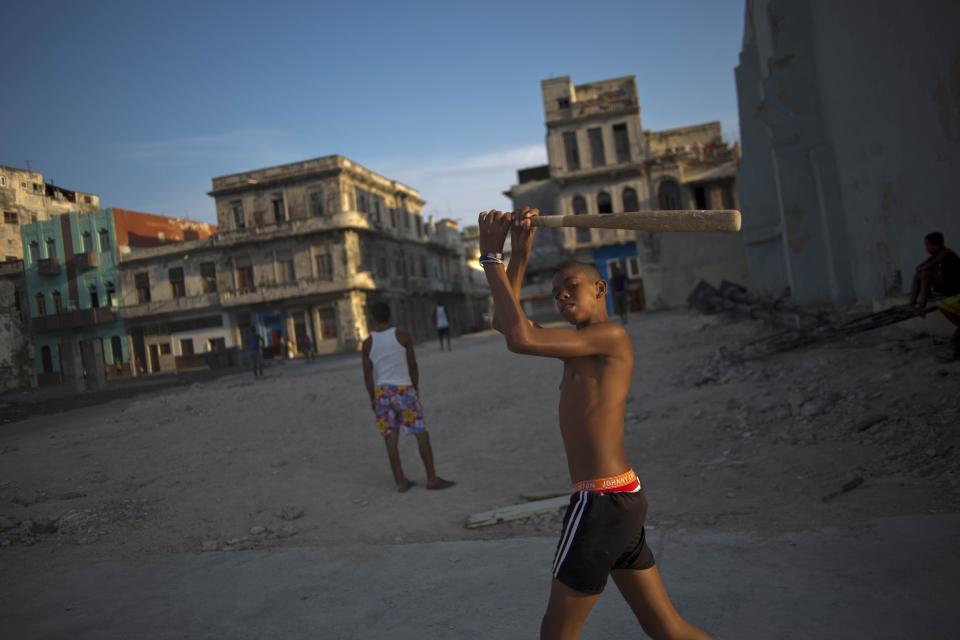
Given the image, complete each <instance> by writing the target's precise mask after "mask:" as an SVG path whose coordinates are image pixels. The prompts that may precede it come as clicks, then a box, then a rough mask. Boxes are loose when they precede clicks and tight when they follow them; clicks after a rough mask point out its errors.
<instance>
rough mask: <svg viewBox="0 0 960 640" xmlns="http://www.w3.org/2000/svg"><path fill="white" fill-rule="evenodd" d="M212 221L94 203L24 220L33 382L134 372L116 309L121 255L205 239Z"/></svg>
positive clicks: (86, 380)
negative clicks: (95, 207) (96, 206)
mask: <svg viewBox="0 0 960 640" xmlns="http://www.w3.org/2000/svg"><path fill="white" fill-rule="evenodd" d="M215 232H216V227H215V226H213V225H207V224H202V223H197V222H192V221H188V220H178V219H176V218H168V217H165V216H156V215H152V214H146V213H139V212H135V211H127V210H123V209H98V210H96V211H92V212H86V213H81V212H76V211H74V212H70V213H65V214H62V215H58V216H56V217H54V218H51V219H48V220H43V221H40V222H34V223H30V224H26V225H23V226H22V228H21V242H22V247H23V254H24V262H23V272H24V283H25V288H26V304H27V308H28V311H29V318H30V331H31V333H32V334H33V346H34V349H33V352H34V353H33V366H34V371H35V372H36V379H37V382H38V384H41V385H46V384H56V383H60V382H64V381H70V382H71V383H73V384H74V385H76V386H78V387H83V386H85V385H88V384H90V385H93V386H97V385H98V384H99V383H102V381H103V380H104V379H106V378H110V377H122V376H128V375H132V374H134V373H135V370H136V368H135V367H134V366H133V364H132V350H131V347H130V340H129V336H128V333H127V331H126V328H125V326H124V323H123V320H122V318H121V317H120V314H119V313H118V308H119V306H120V300H121V298H122V295H123V292H122V289H121V287H122V283H121V280H120V273H119V268H118V266H119V261H120V257H121V256H124V255H128V254H131V253H133V252H135V251H136V250H139V249H147V248H151V247H157V246H162V245H165V244H169V243H179V242H183V241H185V240H191V239H194V240H195V239H201V238H207V237H209V236H210V235H211V234H212V233H215Z"/></svg>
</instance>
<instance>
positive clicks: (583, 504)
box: [553, 491, 590, 577]
mask: <svg viewBox="0 0 960 640" xmlns="http://www.w3.org/2000/svg"><path fill="white" fill-rule="evenodd" d="M580 498H581V501H580V502H579V503H578V505H577V506H578V507H579V509H575V510H574V513H571V514H570V523H571V525H572V526H570V527H568V528H567V529H568V532H567V536H566V539H565V540H564V541H563V542H561V544H560V547H561V550H560V555H559V556H558V557H557V559H556V560H555V561H554V563H553V576H554V577H556V576H557V574H558V573H560V567H561V566H563V560H564V558H566V557H567V552H568V551H570V546H571V545H572V544H573V539H574V538H575V537H576V535H577V527H579V526H580V518H581V517H583V512H584V511H586V509H587V503H588V502H589V501H590V500H589V493H588V492H586V491H581V492H580Z"/></svg>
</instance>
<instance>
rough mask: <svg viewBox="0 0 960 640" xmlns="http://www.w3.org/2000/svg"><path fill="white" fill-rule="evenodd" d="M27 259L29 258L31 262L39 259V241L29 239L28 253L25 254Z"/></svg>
mask: <svg viewBox="0 0 960 640" xmlns="http://www.w3.org/2000/svg"><path fill="white" fill-rule="evenodd" d="M27 259H28V260H30V263H31V264H32V263H34V262H36V261H37V260H39V259H40V243H39V242H37V241H36V240H31V241H30V255H29V256H27Z"/></svg>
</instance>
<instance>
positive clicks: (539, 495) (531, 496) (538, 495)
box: [520, 489, 570, 502]
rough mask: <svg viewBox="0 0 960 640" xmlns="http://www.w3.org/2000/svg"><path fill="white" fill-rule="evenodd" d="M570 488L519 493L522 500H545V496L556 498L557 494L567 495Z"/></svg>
mask: <svg viewBox="0 0 960 640" xmlns="http://www.w3.org/2000/svg"><path fill="white" fill-rule="evenodd" d="M569 495H570V489H560V490H556V489H554V490H553V491H537V492H534V493H521V494H520V497H521V498H523V499H524V500H527V501H530V502H534V501H536V500H546V499H547V498H556V497H559V496H569Z"/></svg>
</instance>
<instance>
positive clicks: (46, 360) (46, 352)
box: [40, 345, 53, 373]
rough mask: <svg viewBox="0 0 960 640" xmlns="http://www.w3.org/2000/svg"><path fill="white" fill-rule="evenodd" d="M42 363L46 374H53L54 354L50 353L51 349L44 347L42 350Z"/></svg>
mask: <svg viewBox="0 0 960 640" xmlns="http://www.w3.org/2000/svg"><path fill="white" fill-rule="evenodd" d="M40 361H41V363H42V365H43V372H44V373H53V353H52V352H51V351H50V347H48V346H46V345H44V347H43V348H42V349H40Z"/></svg>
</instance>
